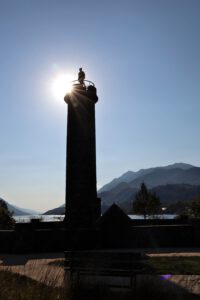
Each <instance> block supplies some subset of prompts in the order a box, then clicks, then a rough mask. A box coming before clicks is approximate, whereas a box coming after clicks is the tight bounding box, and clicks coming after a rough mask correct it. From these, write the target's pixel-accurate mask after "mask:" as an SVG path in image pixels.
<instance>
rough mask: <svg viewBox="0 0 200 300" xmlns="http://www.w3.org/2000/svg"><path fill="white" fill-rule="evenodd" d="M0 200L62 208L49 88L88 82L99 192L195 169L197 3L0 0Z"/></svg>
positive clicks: (60, 121)
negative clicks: (129, 175) (135, 176)
mask: <svg viewBox="0 0 200 300" xmlns="http://www.w3.org/2000/svg"><path fill="white" fill-rule="evenodd" d="M0 38H1V39H0V197H2V198H4V199H5V200H7V201H9V202H10V203H13V204H15V205H18V206H21V207H26V208H32V209H37V210H41V211H45V210H47V209H51V208H54V207H56V206H59V205H61V204H63V203H64V194H65V158H66V157H65V155H66V152H65V145H66V120H67V108H66V104H65V103H64V101H63V100H62V99H57V98H55V95H53V93H52V83H53V81H54V80H55V78H56V77H57V76H58V75H59V74H60V73H63V72H64V73H68V74H71V75H72V76H73V77H74V79H76V77H77V72H78V68H79V67H83V69H84V71H85V72H86V77H87V78H86V79H89V80H92V81H93V82H95V84H96V87H97V90H98V96H99V102H98V103H97V105H96V131H97V179H98V187H100V186H102V185H103V184H105V183H107V182H108V181H110V180H111V179H113V178H114V177H118V176H120V175H121V174H122V173H124V172H126V171H128V170H133V171H137V170H138V169H140V168H147V167H153V166H158V165H167V164H170V163H174V162H186V163H191V164H194V165H196V166H200V138H199V129H200V1H199V0H130V1H129V0H123V1H122V0H117V1H116V0H115V1H114V0H107V1H105V0H101V1H98V2H97V1H89V0H85V1H80V0H76V1H67V0H0Z"/></svg>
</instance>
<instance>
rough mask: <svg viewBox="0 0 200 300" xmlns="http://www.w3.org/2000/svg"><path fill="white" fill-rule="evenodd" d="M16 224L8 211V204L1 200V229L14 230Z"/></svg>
mask: <svg viewBox="0 0 200 300" xmlns="http://www.w3.org/2000/svg"><path fill="white" fill-rule="evenodd" d="M14 224H15V220H14V219H13V217H12V213H11V212H10V211H9V210H8V206H7V204H6V202H5V201H4V200H2V199H0V229H12V228H13V227H14Z"/></svg>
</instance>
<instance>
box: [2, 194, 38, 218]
mask: <svg viewBox="0 0 200 300" xmlns="http://www.w3.org/2000/svg"><path fill="white" fill-rule="evenodd" d="M0 199H1V200H3V201H5V202H6V204H7V206H8V210H9V211H10V212H12V213H13V215H14V216H25V215H34V214H38V212H36V211H34V210H30V209H25V208H20V207H17V206H15V205H12V204H10V203H8V202H7V201H6V200H4V199H2V198H0Z"/></svg>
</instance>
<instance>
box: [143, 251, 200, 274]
mask: <svg viewBox="0 0 200 300" xmlns="http://www.w3.org/2000/svg"><path fill="white" fill-rule="evenodd" d="M144 265H145V266H146V267H147V268H150V269H151V270H152V272H153V273H154V274H173V275H180V274H181V275H200V257H199V256H192V257H180V256H179V257H167V256H163V257H151V258H149V259H147V260H146V262H145V263H144Z"/></svg>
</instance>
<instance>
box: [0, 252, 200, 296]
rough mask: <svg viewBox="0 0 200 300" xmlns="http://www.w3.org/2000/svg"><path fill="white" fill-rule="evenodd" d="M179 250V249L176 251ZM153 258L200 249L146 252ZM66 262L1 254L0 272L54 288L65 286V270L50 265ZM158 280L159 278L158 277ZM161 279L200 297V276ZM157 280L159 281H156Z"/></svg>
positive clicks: (58, 255) (54, 256)
mask: <svg viewBox="0 0 200 300" xmlns="http://www.w3.org/2000/svg"><path fill="white" fill-rule="evenodd" d="M176 250H177V249H176ZM144 252H145V253H146V254H147V255H149V256H151V257H155V256H171V257H172V256H200V252H199V249H190V250H188V251H187V252H181V251H176V252H175V251H174V249H173V250H172V249H171V252H170V249H168V250H167V249H165V250H163V249H162V251H160V252H158V250H157V251H156V252H155V249H154V251H153V250H151V249H149V250H148V251H147V250H146V251H144ZM60 260H64V255H63V253H56V254H54V253H53V254H51V253H45V254H34V255H31V254H28V255H8V254H3V255H1V254H0V270H9V271H12V272H14V273H18V274H21V275H25V276H28V277H30V278H32V279H35V280H37V281H40V282H43V283H45V284H49V285H53V286H63V282H64V270H63V267H62V266H59V265H56V264H50V263H52V262H56V261H60ZM157 278H158V277H157ZM160 278H161V279H163V280H165V281H167V282H171V283H172V284H175V285H177V286H179V287H182V288H183V289H185V290H188V291H190V292H192V293H195V294H197V295H200V275H165V276H160ZM155 280H157V279H155Z"/></svg>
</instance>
